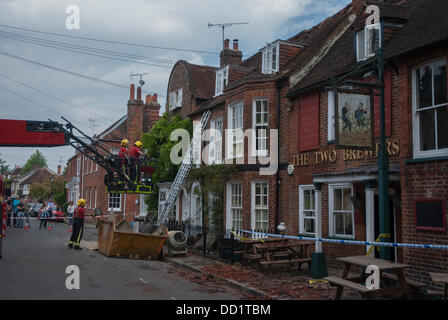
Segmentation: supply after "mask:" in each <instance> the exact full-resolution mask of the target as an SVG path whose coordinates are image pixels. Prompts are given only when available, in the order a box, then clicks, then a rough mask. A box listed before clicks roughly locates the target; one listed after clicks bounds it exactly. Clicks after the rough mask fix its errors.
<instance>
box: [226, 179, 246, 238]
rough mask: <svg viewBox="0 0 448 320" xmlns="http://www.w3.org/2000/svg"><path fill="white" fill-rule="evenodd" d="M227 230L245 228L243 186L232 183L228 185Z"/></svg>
mask: <svg viewBox="0 0 448 320" xmlns="http://www.w3.org/2000/svg"><path fill="white" fill-rule="evenodd" d="M227 208H228V209H227V219H226V221H227V229H231V230H242V228H243V184H242V183H241V182H230V183H228V185H227Z"/></svg>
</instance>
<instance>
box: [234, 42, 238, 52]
mask: <svg viewBox="0 0 448 320" xmlns="http://www.w3.org/2000/svg"><path fill="white" fill-rule="evenodd" d="M233 50H235V51H238V39H233Z"/></svg>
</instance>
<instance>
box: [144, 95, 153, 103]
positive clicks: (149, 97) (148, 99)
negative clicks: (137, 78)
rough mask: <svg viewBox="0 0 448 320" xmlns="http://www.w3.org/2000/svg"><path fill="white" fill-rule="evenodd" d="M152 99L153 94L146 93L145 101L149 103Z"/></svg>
mask: <svg viewBox="0 0 448 320" xmlns="http://www.w3.org/2000/svg"><path fill="white" fill-rule="evenodd" d="M151 101H152V97H151V95H150V94H147V95H146V100H145V103H146V104H148V103H150V102H151Z"/></svg>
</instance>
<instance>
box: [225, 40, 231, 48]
mask: <svg viewBox="0 0 448 320" xmlns="http://www.w3.org/2000/svg"><path fill="white" fill-rule="evenodd" d="M229 44H230V40H229V39H226V40H224V49H227V50H228V49H229Z"/></svg>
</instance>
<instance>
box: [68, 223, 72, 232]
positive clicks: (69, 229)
mask: <svg viewBox="0 0 448 320" xmlns="http://www.w3.org/2000/svg"><path fill="white" fill-rule="evenodd" d="M72 231H73V230H72V225H71V224H70V225H69V226H68V232H72Z"/></svg>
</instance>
